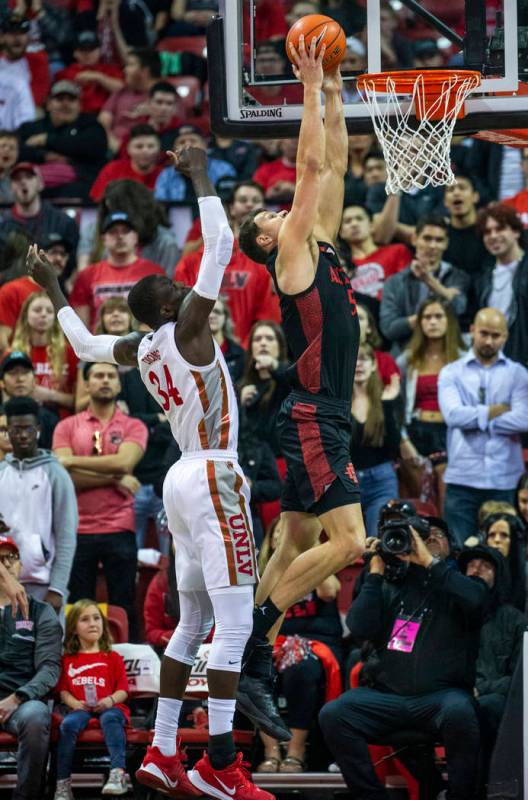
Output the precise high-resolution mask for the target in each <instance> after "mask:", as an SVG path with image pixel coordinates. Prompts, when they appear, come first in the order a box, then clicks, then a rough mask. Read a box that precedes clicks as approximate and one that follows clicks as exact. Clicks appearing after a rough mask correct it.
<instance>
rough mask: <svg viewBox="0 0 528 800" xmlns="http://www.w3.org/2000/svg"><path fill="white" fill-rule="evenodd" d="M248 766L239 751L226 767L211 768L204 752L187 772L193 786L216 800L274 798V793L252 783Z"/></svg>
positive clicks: (262, 799)
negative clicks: (216, 799)
mask: <svg viewBox="0 0 528 800" xmlns="http://www.w3.org/2000/svg"><path fill="white" fill-rule="evenodd" d="M248 767H249V764H247V763H246V762H244V761H242V753H239V754H238V755H237V757H236V759H235V760H234V761H233V763H232V764H229V766H228V767H225V768H224V769H213V767H212V766H211V762H210V761H209V757H208V756H207V753H204V755H203V758H201V759H200V760H199V761H197V762H196V764H195V765H194V769H191V770H189V772H188V773H187V774H188V776H189V780H190V781H191V783H192V784H193V786H195V787H196V788H197V789H200V791H202V792H203V794H207V795H211V796H212V797H217V798H218V800H275V796H274V795H272V794H270V793H269V792H265V791H264V790H263V789H259V787H258V786H255V784H254V783H252V781H251V779H250V773H249V770H248Z"/></svg>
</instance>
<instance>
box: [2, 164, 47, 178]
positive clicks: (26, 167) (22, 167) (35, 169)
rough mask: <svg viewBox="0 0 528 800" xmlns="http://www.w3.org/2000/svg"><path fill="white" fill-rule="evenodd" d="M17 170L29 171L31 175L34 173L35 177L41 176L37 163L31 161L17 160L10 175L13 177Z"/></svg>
mask: <svg viewBox="0 0 528 800" xmlns="http://www.w3.org/2000/svg"><path fill="white" fill-rule="evenodd" d="M17 172H29V173H31V175H36V176H37V178H42V173H41V171H40V170H39V168H38V167H37V165H36V164H32V163H31V161H19V162H18V164H15V166H14V167H13V169H12V170H11V173H10V174H11V177H12V178H13V177H14V176H15V175H16V173H17Z"/></svg>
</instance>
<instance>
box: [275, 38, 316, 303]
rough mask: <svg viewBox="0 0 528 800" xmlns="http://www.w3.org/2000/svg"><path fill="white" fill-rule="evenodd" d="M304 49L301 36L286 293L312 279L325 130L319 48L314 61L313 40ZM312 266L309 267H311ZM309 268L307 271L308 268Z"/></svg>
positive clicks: (284, 255) (296, 55)
mask: <svg viewBox="0 0 528 800" xmlns="http://www.w3.org/2000/svg"><path fill="white" fill-rule="evenodd" d="M309 47H310V49H309V51H307V50H306V47H305V43H304V37H302V36H301V38H300V39H299V50H298V51H297V50H295V48H294V47H293V45H292V46H291V54H292V58H293V59H294V67H293V71H294V73H295V76H296V77H297V78H299V80H301V81H302V82H303V84H304V110H303V118H302V122H301V130H300V133H299V146H298V148H297V164H296V166H297V176H296V181H297V182H296V187H295V194H294V196H293V203H292V208H291V211H290V213H289V214H288V216H287V217H286V219H285V220H284V223H283V225H282V227H281V231H280V234H279V242H278V246H279V254H278V258H277V262H276V271H277V278H278V280H279V286H280V288H281V290H282V291H284V292H287V293H289V294H293V293H295V292H300V291H303V290H304V289H306V288H307V286H308V285H309V284H310V283H311V281H312V280H313V273H314V271H315V267H316V257H317V256H316V254H315V253H314V252H313V247H310V240H311V239H313V234H314V228H315V224H316V222H317V212H318V207H319V191H320V188H321V173H322V171H323V166H324V157H325V156H324V154H325V131H324V127H323V120H322V118H321V87H322V85H323V57H324V52H325V48H324V45H323V46H322V47H321V51H320V53H319V56H318V57H317V58H316V56H315V50H316V39H315V37H313V38H312V41H311V42H310V43H309ZM310 265H311V266H310ZM307 267H308V269H307Z"/></svg>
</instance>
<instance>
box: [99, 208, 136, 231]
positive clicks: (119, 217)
mask: <svg viewBox="0 0 528 800" xmlns="http://www.w3.org/2000/svg"><path fill="white" fill-rule="evenodd" d="M118 222H121V223H122V224H123V225H128V227H129V228H131V230H133V231H135V230H137V228H136V226H135V224H134V223H133V222H132V220H131V219H130V217H129V215H128V214H127V213H126V211H114V213H113V214H108V216H107V217H105V218H104V221H103V225H102V227H101V233H106V232H107V231H108V230H110V228H111V227H112V225H117V223H118Z"/></svg>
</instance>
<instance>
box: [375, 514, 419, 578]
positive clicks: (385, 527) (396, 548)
mask: <svg viewBox="0 0 528 800" xmlns="http://www.w3.org/2000/svg"><path fill="white" fill-rule="evenodd" d="M411 527H412V528H414V530H415V531H416V533H418V534H419V536H421V537H422V539H427V538H428V536H429V532H430V530H431V526H430V525H429V522H428V521H427V520H426V519H424V518H423V517H418V516H414V517H403V516H400V517H399V519H389V520H387V522H384V523H383V524H382V525H381V527H380V529H379V544H378V547H377V553H378V555H379V556H381V558H382V559H383V561H384V562H385V564H386V565H387V566H388V567H392V568H393V569H395V570H396V571H397V572H398V573H399V571H401V569H402V564H403V562H402V561H401V559H400V558H399V557H398V556H408V555H410V553H412V550H413V536H412V532H411Z"/></svg>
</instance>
